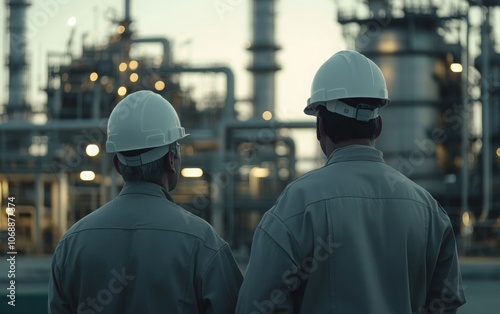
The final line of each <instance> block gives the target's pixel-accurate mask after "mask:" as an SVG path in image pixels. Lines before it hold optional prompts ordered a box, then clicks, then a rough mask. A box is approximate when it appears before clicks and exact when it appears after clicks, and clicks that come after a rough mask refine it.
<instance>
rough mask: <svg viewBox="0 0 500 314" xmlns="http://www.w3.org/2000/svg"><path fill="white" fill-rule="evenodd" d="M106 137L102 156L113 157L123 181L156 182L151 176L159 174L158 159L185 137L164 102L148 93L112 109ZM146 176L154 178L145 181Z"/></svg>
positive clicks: (132, 95) (167, 103) (171, 109)
mask: <svg viewBox="0 0 500 314" xmlns="http://www.w3.org/2000/svg"><path fill="white" fill-rule="evenodd" d="M107 135H108V138H107V141H106V152H108V153H116V156H117V157H118V160H119V161H120V169H121V170H122V171H121V172H122V175H123V177H124V180H125V181H127V180H144V181H157V179H158V178H157V176H158V173H156V174H154V172H161V171H158V170H162V169H157V168H158V167H161V162H160V161H161V158H163V157H164V156H165V155H166V154H167V153H168V152H169V151H172V150H174V149H175V148H176V145H177V141H179V140H181V139H183V138H184V137H186V136H188V135H189V134H186V132H185V130H184V128H183V127H182V126H181V124H180V121H179V117H178V116H177V113H176V111H175V109H174V107H173V106H172V105H171V104H170V103H169V102H168V101H167V100H166V99H165V98H163V97H162V96H160V95H158V94H156V93H154V92H151V91H138V92H135V93H132V94H130V95H128V96H127V97H125V98H124V99H123V100H121V101H120V102H119V103H118V104H117V105H116V107H115V108H114V109H113V111H112V112H111V115H110V116H109V120H108V130H107ZM151 167H153V168H154V169H150V168H151ZM148 169H149V170H148ZM144 172H148V173H149V174H145V173H144ZM150 176H154V178H149V179H148V177H150Z"/></svg>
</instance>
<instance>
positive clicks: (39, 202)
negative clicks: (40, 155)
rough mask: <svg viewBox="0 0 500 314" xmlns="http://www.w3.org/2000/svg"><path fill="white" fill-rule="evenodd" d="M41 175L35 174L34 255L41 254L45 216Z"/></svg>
mask: <svg viewBox="0 0 500 314" xmlns="http://www.w3.org/2000/svg"><path fill="white" fill-rule="evenodd" d="M43 185H44V184H43V179H42V174H41V173H40V172H37V173H36V174H35V198H36V199H35V212H34V213H33V214H34V216H35V217H34V220H35V230H34V233H35V253H38V254H40V253H42V252H43V219H44V216H45V208H44V188H43Z"/></svg>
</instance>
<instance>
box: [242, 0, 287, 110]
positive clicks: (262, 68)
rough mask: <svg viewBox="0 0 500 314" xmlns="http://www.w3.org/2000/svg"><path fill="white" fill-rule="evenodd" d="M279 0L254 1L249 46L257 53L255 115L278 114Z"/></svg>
mask: <svg viewBox="0 0 500 314" xmlns="http://www.w3.org/2000/svg"><path fill="white" fill-rule="evenodd" d="M274 3H275V0H254V1H253V14H252V18H253V25H252V26H253V27H252V29H253V40H252V43H251V45H250V47H249V48H248V50H250V51H251V52H252V53H253V63H252V65H251V66H249V67H248V70H249V71H250V72H252V74H253V105H254V117H260V116H262V113H264V112H265V111H270V112H271V113H272V114H274V101H275V97H274V91H275V88H274V73H275V72H276V71H277V70H279V69H280V67H279V66H278V65H277V64H276V58H275V54H276V50H278V49H279V47H278V46H277V45H276V43H275V40H274V15H275V14H274Z"/></svg>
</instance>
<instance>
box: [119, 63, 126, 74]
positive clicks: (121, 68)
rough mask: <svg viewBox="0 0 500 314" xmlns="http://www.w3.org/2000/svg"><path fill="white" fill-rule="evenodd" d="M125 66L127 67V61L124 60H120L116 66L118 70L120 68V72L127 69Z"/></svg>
mask: <svg viewBox="0 0 500 314" xmlns="http://www.w3.org/2000/svg"><path fill="white" fill-rule="evenodd" d="M127 67H128V65H127V63H126V62H122V63H120V65H119V66H118V70H120V72H125V71H127Z"/></svg>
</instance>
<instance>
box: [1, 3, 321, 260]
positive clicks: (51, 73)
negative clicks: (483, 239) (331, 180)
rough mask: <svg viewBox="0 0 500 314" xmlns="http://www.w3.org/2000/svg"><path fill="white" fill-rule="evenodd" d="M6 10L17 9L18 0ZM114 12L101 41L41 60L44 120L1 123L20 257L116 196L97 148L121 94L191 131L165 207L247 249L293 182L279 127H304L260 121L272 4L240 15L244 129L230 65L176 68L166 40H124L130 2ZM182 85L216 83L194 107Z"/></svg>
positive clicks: (5, 189)
mask: <svg viewBox="0 0 500 314" xmlns="http://www.w3.org/2000/svg"><path fill="white" fill-rule="evenodd" d="M8 2H9V3H10V2H15V3H16V5H19V6H16V8H18V7H19V8H23V9H26V8H27V5H26V2H25V1H21V0H17V1H8ZM21 3H22V4H25V5H24V6H20V4H21ZM124 4H125V14H124V17H123V19H120V20H116V21H113V22H114V31H113V33H112V35H111V36H109V38H108V41H107V43H106V44H104V45H89V44H86V42H85V41H83V42H82V47H81V53H80V54H79V55H76V54H71V53H69V51H67V52H61V53H59V52H50V53H49V54H48V59H47V61H48V64H47V70H48V71H47V83H46V85H45V86H44V87H43V89H44V91H45V92H46V94H47V103H46V106H45V108H44V112H45V113H46V115H47V119H48V120H47V123H45V124H42V125H36V124H33V123H31V122H30V121H29V119H27V118H26V117H20V119H19V120H15V121H14V120H13V119H10V118H11V116H10V115H9V120H8V121H6V122H5V123H0V137H1V139H2V140H1V145H0V201H3V200H4V199H5V198H6V197H7V196H10V195H16V196H18V197H19V199H20V200H22V201H20V203H19V204H18V206H17V208H18V212H19V214H20V215H22V217H24V218H23V219H22V220H20V221H19V233H18V234H17V236H18V237H17V239H18V242H19V251H20V252H25V253H28V254H33V253H35V254H38V253H44V252H45V253H50V252H52V250H53V249H54V247H55V244H56V243H57V240H58V239H59V237H60V236H62V234H63V233H64V232H65V231H66V230H67V229H68V228H69V227H70V226H71V225H72V224H73V223H74V222H75V221H77V220H79V219H80V218H82V217H83V216H85V215H87V214H88V213H90V212H91V211H93V210H95V209H97V208H98V207H99V206H100V205H102V204H104V203H106V202H107V201H109V200H111V199H112V198H114V196H116V194H117V193H118V190H119V188H120V186H121V185H122V184H123V182H122V180H121V178H120V177H119V176H118V175H117V174H116V172H115V170H114V169H113V165H112V162H111V156H108V155H106V153H105V152H104V151H103V150H104V147H105V142H106V126H107V117H108V116H109V114H110V112H111V111H112V109H113V108H114V106H115V105H116V104H117V103H118V102H119V101H120V100H122V99H123V98H124V97H126V95H128V94H130V93H132V92H134V91H137V90H142V89H147V90H152V91H154V92H155V93H157V94H159V95H161V96H162V97H164V98H165V99H167V100H168V101H169V102H170V103H171V104H172V105H173V106H174V107H175V109H176V111H177V112H178V114H179V118H180V120H181V122H182V124H183V126H184V127H185V128H186V130H187V132H188V133H190V134H191V136H189V137H187V138H186V139H185V140H184V141H183V142H182V146H183V148H182V151H183V158H182V166H183V169H182V171H181V174H182V176H183V178H182V180H180V181H179V184H178V186H177V188H176V189H175V190H174V191H173V193H172V195H173V197H174V199H175V200H176V202H177V203H178V204H180V205H181V206H183V207H184V208H186V209H187V210H190V211H192V212H193V213H195V214H197V215H199V216H201V217H202V218H204V219H206V220H207V221H208V222H210V223H211V224H212V225H213V226H214V228H215V229H216V230H217V231H218V233H219V234H221V235H222V236H223V237H224V238H225V239H226V240H227V241H228V242H230V243H231V244H232V245H233V247H234V248H238V247H248V246H249V245H250V242H251V239H252V235H253V231H254V228H255V227H256V225H257V223H258V221H259V219H260V217H261V216H262V214H263V213H264V212H265V211H266V210H267V209H269V208H270V207H272V205H273V204H274V201H275V199H276V197H277V196H278V195H279V193H280V192H281V191H282V189H283V188H284V187H285V186H286V184H287V183H289V182H290V181H291V180H292V179H293V178H294V168H295V162H296V160H295V143H294V142H293V140H292V139H291V138H289V137H288V136H286V135H284V134H286V133H285V132H282V131H281V130H282V129H285V128H311V127H314V124H313V123H278V122H277V121H276V120H275V119H274V118H270V117H269V116H265V118H264V117H262V113H263V112H265V111H269V113H271V115H272V113H273V111H274V110H273V109H274V101H275V100H274V72H275V71H276V70H277V69H278V66H277V65H276V63H275V60H274V53H275V51H276V50H277V46H276V44H275V43H274V17H275V16H274V1H271V3H269V1H256V2H255V8H254V11H253V12H252V13H251V17H252V20H253V21H254V24H253V25H254V32H257V33H256V34H254V36H253V38H254V40H253V44H252V46H251V48H250V51H251V52H252V53H253V56H254V58H253V60H254V62H253V64H252V66H251V71H252V73H253V74H254V82H255V86H254V89H255V95H254V98H253V99H254V101H253V105H254V107H255V108H256V109H255V113H257V112H260V113H259V114H256V115H255V117H254V118H253V119H250V120H248V121H240V120H238V119H237V112H236V109H235V102H236V97H235V77H234V74H233V71H232V70H231V69H230V68H229V67H227V66H204V65H188V64H178V63H176V61H175V60H174V58H173V53H172V47H171V44H170V41H169V40H168V38H163V37H139V36H137V34H135V33H134V31H133V27H134V21H133V19H132V17H131V14H130V12H131V1H130V0H124ZM11 13H12V14H13V15H12V16H10V17H9V21H10V20H11V19H12V18H16V19H19V20H16V23H17V24H15V25H17V26H16V28H15V30H16V31H17V33H19V32H20V30H22V25H23V23H25V22H26V21H25V20H23V19H22V18H20V15H22V14H25V12H24V13H20V12H18V11H15V10H14V11H11ZM262 14H263V15H262ZM72 35H74V34H73V32H72ZM144 44H155V45H161V47H162V48H163V49H162V55H160V56H146V55H136V54H134V48H135V47H136V45H144ZM23 49H25V47H24V46H23ZM23 64H24V63H17V67H14V70H17V69H20V70H19V71H18V72H16V71H12V73H14V74H16V75H17V76H16V75H15V76H14V79H13V81H14V83H13V85H12V86H13V87H14V86H17V90H18V89H19V86H20V85H19V84H18V83H16V82H18V80H17V77H20V76H23V75H25V72H23V71H25V70H26V67H22V66H21V65H23ZM11 65H12V66H14V65H16V63H15V62H13V63H11ZM21 70H22V71H21ZM186 77H189V78H191V77H192V78H193V79H203V80H204V82H207V80H214V81H216V80H224V81H225V84H206V83H205V84H204V85H211V86H217V87H216V89H215V90H214V89H211V90H210V91H208V92H207V93H208V94H207V95H203V96H202V97H200V96H198V98H196V97H194V96H193V94H194V93H192V91H191V90H192V89H193V88H202V87H203V86H194V87H192V86H186V85H188V84H190V83H186V81H184V80H183V79H184V78H186ZM23 82H24V81H23ZM19 95H21V96H22V95H24V94H16V93H15V91H14V92H13V93H12V95H11V96H12V97H13V98H15V97H20V96H19ZM11 107H12V108H14V105H12V106H11ZM11 107H8V108H11ZM15 108H16V110H15V111H19V112H20V110H17V108H20V107H19V106H17V107H15ZM9 110H10V109H9ZM9 112H10V111H9ZM214 126H216V127H214ZM4 218H5V217H4V216H0V234H1V233H2V232H4V231H5V230H6V228H7V227H6V226H7V224H6V221H5V219H4ZM0 245H1V243H0Z"/></svg>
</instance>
